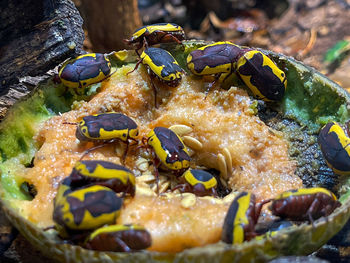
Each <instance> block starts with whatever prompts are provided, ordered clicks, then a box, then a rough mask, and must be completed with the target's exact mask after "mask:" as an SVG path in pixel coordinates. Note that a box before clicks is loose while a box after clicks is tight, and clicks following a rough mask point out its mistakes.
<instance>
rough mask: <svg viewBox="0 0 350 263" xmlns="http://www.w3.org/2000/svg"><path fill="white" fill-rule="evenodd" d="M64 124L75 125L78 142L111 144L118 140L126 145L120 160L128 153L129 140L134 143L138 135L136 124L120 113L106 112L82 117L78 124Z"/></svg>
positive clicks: (91, 149)
mask: <svg viewBox="0 0 350 263" xmlns="http://www.w3.org/2000/svg"><path fill="white" fill-rule="evenodd" d="M64 124H74V125H77V129H76V132H75V136H76V137H77V138H78V139H79V140H80V141H94V142H103V143H112V142H114V141H115V140H120V141H123V142H125V143H126V149H125V152H124V154H123V157H122V160H125V158H126V154H127V152H128V147H129V140H132V141H135V142H136V137H137V135H138V133H139V131H138V127H137V124H136V123H135V121H133V120H132V119H131V118H129V117H128V116H126V115H124V114H122V113H116V112H106V113H101V114H94V115H88V116H85V117H83V119H82V120H81V121H80V122H79V123H69V122H64ZM104 145H105V144H102V145H99V146H96V147H93V148H90V149H88V150H87V151H86V152H85V153H84V155H85V154H87V153H89V152H90V151H93V150H95V149H96V148H100V147H101V146H104Z"/></svg>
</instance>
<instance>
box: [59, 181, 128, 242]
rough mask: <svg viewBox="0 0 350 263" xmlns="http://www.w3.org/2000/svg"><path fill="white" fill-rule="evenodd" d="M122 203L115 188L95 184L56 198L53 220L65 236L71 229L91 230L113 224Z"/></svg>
mask: <svg viewBox="0 0 350 263" xmlns="http://www.w3.org/2000/svg"><path fill="white" fill-rule="evenodd" d="M122 204H123V199H122V198H120V197H118V196H116V194H115V192H114V191H113V190H111V189H109V188H107V187H104V186H100V185H93V186H89V187H85V188H81V189H78V190H75V191H71V192H69V193H67V194H63V195H62V196H61V197H60V198H55V202H54V212H53V220H54V221H55V223H56V228H57V229H58V231H59V233H61V235H63V236H64V235H65V233H67V232H69V231H70V230H91V229H95V228H97V227H100V226H102V225H104V224H113V223H114V222H115V220H116V218H117V217H118V215H119V213H120V210H121V207H122Z"/></svg>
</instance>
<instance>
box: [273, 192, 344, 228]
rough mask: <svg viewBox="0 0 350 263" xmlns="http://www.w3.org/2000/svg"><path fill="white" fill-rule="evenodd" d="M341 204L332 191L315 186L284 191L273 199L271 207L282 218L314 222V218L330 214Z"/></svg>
mask: <svg viewBox="0 0 350 263" xmlns="http://www.w3.org/2000/svg"><path fill="white" fill-rule="evenodd" d="M340 205H341V203H340V202H339V201H338V200H337V197H336V196H335V195H334V194H333V193H332V192H331V191H329V190H327V189H325V188H321V187H314V188H301V189H297V190H290V191H286V192H283V193H281V194H280V195H278V196H277V197H276V198H274V199H273V200H272V204H271V206H270V207H269V209H270V210H271V212H272V214H273V215H275V216H279V217H281V218H288V219H291V220H295V221H299V220H309V221H310V222H312V223H314V220H316V219H318V218H320V217H322V216H328V215H330V214H331V213H332V212H333V211H334V209H336V208H337V207H339V206H340Z"/></svg>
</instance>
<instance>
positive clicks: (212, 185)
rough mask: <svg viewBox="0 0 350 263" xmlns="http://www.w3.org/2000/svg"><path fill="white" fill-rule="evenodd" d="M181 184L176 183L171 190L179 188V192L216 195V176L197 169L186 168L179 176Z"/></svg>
mask: <svg viewBox="0 0 350 263" xmlns="http://www.w3.org/2000/svg"><path fill="white" fill-rule="evenodd" d="M180 181H181V182H182V184H179V185H177V186H176V187H174V188H173V189H172V190H173V191H174V190H176V189H178V190H180V192H191V193H194V194H195V195H197V196H206V195H213V196H217V192H216V190H215V189H216V186H217V180H216V178H215V177H214V176H213V175H212V174H210V173H208V172H206V171H204V170H199V169H188V170H187V171H185V172H184V174H183V175H182V176H181V177H180Z"/></svg>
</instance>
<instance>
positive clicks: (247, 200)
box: [221, 192, 269, 244]
mask: <svg viewBox="0 0 350 263" xmlns="http://www.w3.org/2000/svg"><path fill="white" fill-rule="evenodd" d="M255 200H256V198H255V195H254V194H251V193H248V192H241V193H239V194H238V195H237V196H236V198H235V199H234V200H233V201H232V203H231V205H230V207H229V209H228V212H227V214H226V217H225V220H224V225H223V229H222V235H221V240H222V241H224V242H225V243H228V244H240V243H243V241H245V240H250V239H252V238H253V237H255V236H256V235H257V234H256V232H255V225H256V224H257V222H258V219H259V216H260V212H261V208H262V206H263V205H264V204H265V203H267V202H269V200H265V201H262V202H260V203H258V204H256V202H255Z"/></svg>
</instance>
